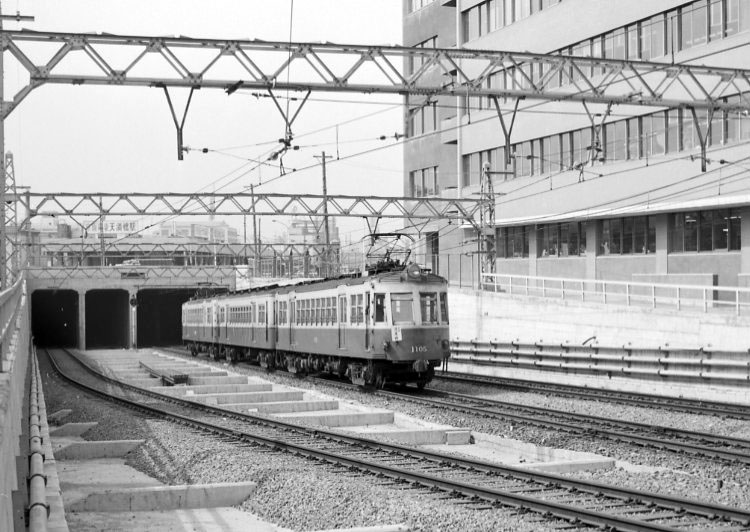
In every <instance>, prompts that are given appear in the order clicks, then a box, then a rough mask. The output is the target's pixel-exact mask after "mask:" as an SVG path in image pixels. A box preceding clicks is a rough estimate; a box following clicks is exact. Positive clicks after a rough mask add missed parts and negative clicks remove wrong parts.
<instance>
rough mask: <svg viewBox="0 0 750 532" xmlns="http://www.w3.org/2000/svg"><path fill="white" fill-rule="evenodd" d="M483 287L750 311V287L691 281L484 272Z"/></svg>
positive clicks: (517, 292) (573, 297)
mask: <svg viewBox="0 0 750 532" xmlns="http://www.w3.org/2000/svg"><path fill="white" fill-rule="evenodd" d="M481 288H482V289H483V290H488V291H491V292H502V293H506V294H510V295H523V296H533V297H546V298H556V299H562V300H566V301H584V302H598V303H605V304H613V305H626V306H640V307H651V308H672V309H677V310H701V311H702V312H708V311H709V310H722V309H723V310H732V311H734V312H735V313H736V314H737V315H738V316H739V315H740V314H745V313H748V312H750V288H739V287H733V286H703V285H694V284H692V285H690V284H664V283H643V282H628V281H605V280H601V279H568V278H561V277H532V276H524V275H507V274H501V273H483V274H482V282H481Z"/></svg>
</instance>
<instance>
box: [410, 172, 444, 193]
mask: <svg viewBox="0 0 750 532" xmlns="http://www.w3.org/2000/svg"><path fill="white" fill-rule="evenodd" d="M409 191H410V195H411V197H413V198H422V197H426V196H437V195H438V194H439V193H440V190H439V188H438V167H437V166H431V167H429V168H422V169H421V170H415V171H413V172H409Z"/></svg>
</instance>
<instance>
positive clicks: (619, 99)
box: [2, 30, 750, 117]
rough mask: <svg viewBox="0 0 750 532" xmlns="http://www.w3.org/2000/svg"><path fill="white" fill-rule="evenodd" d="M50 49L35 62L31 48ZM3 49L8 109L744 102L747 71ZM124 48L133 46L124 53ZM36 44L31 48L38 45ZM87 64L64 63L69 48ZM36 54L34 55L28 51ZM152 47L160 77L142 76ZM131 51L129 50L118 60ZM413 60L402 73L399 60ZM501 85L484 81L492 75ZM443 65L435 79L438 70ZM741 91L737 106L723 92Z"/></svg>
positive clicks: (533, 60) (328, 50)
mask: <svg viewBox="0 0 750 532" xmlns="http://www.w3.org/2000/svg"><path fill="white" fill-rule="evenodd" d="M34 45H45V46H46V49H49V48H50V45H54V46H52V51H51V52H50V53H49V58H48V59H47V60H46V61H43V62H41V63H38V62H35V61H34V60H32V59H31V57H32V54H30V53H29V52H28V51H27V50H28V49H29V47H31V48H33V47H34ZM2 49H3V51H8V52H10V53H11V54H12V55H13V56H14V57H15V58H16V59H17V60H18V62H19V63H20V64H21V65H22V66H23V68H25V69H26V71H27V72H28V74H29V83H28V84H27V85H26V86H25V87H24V88H22V89H21V90H20V91H19V92H18V93H16V95H15V96H14V98H13V101H12V102H7V103H5V102H4V104H3V109H2V113H3V116H4V117H5V116H7V115H8V114H9V113H10V112H11V111H12V110H13V109H14V108H15V107H16V106H17V105H18V104H19V103H20V102H21V100H23V98H24V97H26V96H27V95H28V94H29V92H31V91H32V90H33V89H35V88H37V87H39V86H41V85H43V84H45V83H62V84H76V85H83V84H92V85H119V86H147V87H185V88H193V89H199V88H214V89H223V90H225V91H227V92H228V93H232V92H234V91H236V90H238V89H260V90H283V89H290V90H297V91H335V92H360V93H375V92H377V93H392V94H404V95H406V94H413V95H425V96H433V95H434V96H437V95H454V96H495V97H499V98H528V99H540V100H552V101H578V102H588V103H601V104H634V105H648V106H661V107H692V108H697V109H703V108H708V109H734V110H750V95H748V94H746V93H747V92H748V91H750V71H749V70H743V69H734V68H719V67H709V66H699V65H685V64H669V63H656V62H644V61H628V60H617V59H604V58H594V57H577V56H567V55H558V54H534V53H523V52H509V51H497V50H472V49H466V48H461V49H452V48H411V47H402V46H363V45H345V44H331V43H310V42H307V43H305V42H271V41H261V40H233V39H199V38H191V37H183V36H180V37H153V36H151V37H149V36H133V35H111V34H83V33H78V34H73V33H53V32H38V31H29V30H23V31H7V30H5V31H3V32H2ZM125 49H129V50H130V53H127V54H125V53H121V52H123V51H124V50H125ZM37 53H38V50H37ZM75 55H77V56H79V57H82V58H85V59H86V60H85V61H69V60H68V59H69V58H70V57H72V56H75ZM33 56H36V54H33ZM153 56H160V57H161V58H162V59H163V64H164V68H165V70H164V74H163V75H160V76H151V75H146V74H145V73H141V72H140V71H141V70H143V69H142V68H141V67H142V64H143V63H145V62H146V60H147V58H149V57H153ZM123 57H127V59H123ZM407 64H411V65H419V66H418V67H417V68H414V69H413V71H409V69H407V67H406V65H407ZM502 71H505V72H508V73H510V74H511V75H509V76H507V77H506V79H507V80H506V82H505V83H503V85H504V86H492V87H488V86H487V83H486V82H487V80H488V79H489V78H490V76H492V75H493V74H496V73H497V72H502ZM436 72H437V73H439V74H442V77H441V76H439V75H437V76H436V75H435V73H436ZM734 94H742V95H743V99H742V100H741V101H740V102H739V103H732V104H729V103H726V102H724V101H722V98H724V97H726V96H728V95H734Z"/></svg>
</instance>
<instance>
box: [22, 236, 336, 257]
mask: <svg viewBox="0 0 750 532" xmlns="http://www.w3.org/2000/svg"><path fill="white" fill-rule="evenodd" d="M29 246H33V247H34V251H35V253H36V254H38V255H40V256H42V255H43V256H55V255H57V256H63V255H67V256H69V257H76V256H80V255H85V256H97V255H98V254H99V252H100V249H101V248H100V242H99V239H91V238H88V239H86V240H84V241H81V239H77V238H68V239H65V241H58V242H49V241H42V242H39V243H35V244H29ZM256 250H257V253H258V255H257V258H271V257H274V256H275V257H288V256H289V255H290V254H291V255H293V256H296V257H299V256H304V255H306V254H308V255H310V256H311V257H322V256H324V255H325V251H326V246H325V244H268V243H261V244H259V245H258V246H255V244H252V243H250V244H239V243H238V244H227V243H221V242H201V241H195V242H182V243H168V242H167V243H163V242H158V243H152V242H148V241H147V242H133V240H132V239H131V240H120V239H113V241H108V240H105V252H106V254H107V255H106V256H107V258H112V257H120V258H131V257H132V258H149V257H165V258H170V257H171V258H178V259H183V258H190V257H196V256H199V257H207V256H217V255H221V256H229V257H247V258H248V259H254V258H256Z"/></svg>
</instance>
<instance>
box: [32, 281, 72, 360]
mask: <svg viewBox="0 0 750 532" xmlns="http://www.w3.org/2000/svg"><path fill="white" fill-rule="evenodd" d="M31 334H32V336H33V337H34V343H35V344H36V345H37V346H39V347H76V346H77V345H78V292H76V291H75V290H35V291H34V292H32V294H31Z"/></svg>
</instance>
